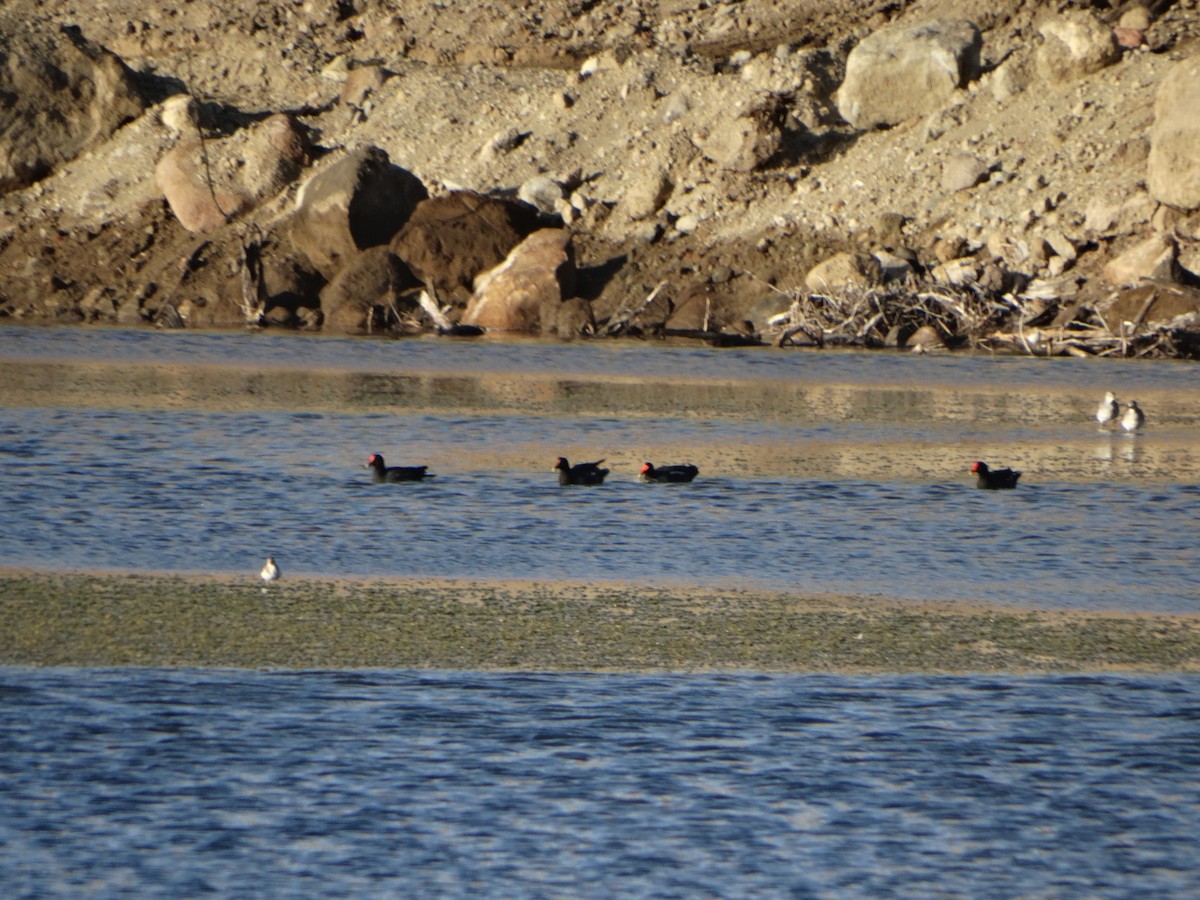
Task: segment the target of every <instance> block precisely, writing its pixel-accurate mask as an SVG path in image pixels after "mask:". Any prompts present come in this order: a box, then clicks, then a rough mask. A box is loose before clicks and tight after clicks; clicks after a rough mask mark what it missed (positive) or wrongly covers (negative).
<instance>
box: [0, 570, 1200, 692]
mask: <svg viewBox="0 0 1200 900" xmlns="http://www.w3.org/2000/svg"><path fill="white" fill-rule="evenodd" d="M0 615H2V616H3V621H4V623H5V627H4V628H3V629H0V664H3V665H27V666H171V667H175V666H181V667H192V666H205V667H230V668H246V669H332V668H338V669H342V668H349V669H355V668H370V669H375V668H389V669H390V668H406V669H407V668H417V669H462V670H505V671H513V670H516V671H546V672H548V671H591V672H614V671H615V672H696V671H757V672H808V673H817V672H829V673H873V672H922V673H962V672H996V673H1014V674H1020V673H1046V672H1105V671H1145V672H1197V671H1200V615H1159V614H1155V615H1149V614H1132V613H1098V612H1079V611H1070V612H1060V611H1054V612H1051V611H1044V610H1025V609H1005V608H998V607H991V606H984V605H977V604H973V603H967V602H964V603H953V604H946V603H933V602H922V603H914V602H900V601H895V600H889V599H883V598H873V597H857V596H801V595H791V594H785V593H768V592H762V591H737V590H709V589H695V588H690V587H684V586H678V587H653V588H651V587H644V586H638V585H632V584H617V583H611V584H608V583H606V584H579V583H570V582H488V581H449V580H446V581H440V580H423V581H404V580H332V579H320V578H293V577H287V578H286V579H285V580H283V581H280V582H277V583H275V584H272V585H269V586H266V587H264V586H262V585H261V584H260V583H258V581H257V579H253V578H249V577H241V576H215V575H211V576H210V575H175V574H126V573H47V572H34V571H15V570H8V571H4V572H0Z"/></svg>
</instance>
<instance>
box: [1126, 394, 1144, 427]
mask: <svg viewBox="0 0 1200 900" xmlns="http://www.w3.org/2000/svg"><path fill="white" fill-rule="evenodd" d="M1145 424H1146V414H1145V413H1144V412H1142V409H1141V407H1140V406H1138V405H1137V401H1136V400H1130V401H1129V405H1128V406H1127V407H1126V408H1125V415H1123V416H1121V427H1122V428H1124V429H1125V430H1126V431H1129V432H1134V431H1137V430H1138V429H1139V428H1141V427H1142V426H1143V425H1145Z"/></svg>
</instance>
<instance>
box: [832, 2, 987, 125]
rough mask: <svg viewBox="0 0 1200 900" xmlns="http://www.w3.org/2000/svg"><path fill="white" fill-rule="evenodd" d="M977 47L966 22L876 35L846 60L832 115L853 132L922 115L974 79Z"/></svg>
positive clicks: (975, 34)
mask: <svg viewBox="0 0 1200 900" xmlns="http://www.w3.org/2000/svg"><path fill="white" fill-rule="evenodd" d="M981 46H982V40H981V38H980V35H979V29H978V28H976V27H975V26H974V25H973V24H972V23H970V22H963V21H933V22H926V23H924V24H921V25H909V26H903V27H892V28H884V29H882V30H880V31H877V32H875V33H874V34H872V35H870V36H869V37H867V38H865V39H864V40H863V41H862V43H860V44H859V45H858V46H857V47H855V48H854V49H853V50H852V51H850V55H849V57H848V58H847V59H846V77H845V79H844V80H843V81H842V85H841V87H840V88H838V93H837V108H838V112H840V113H841V114H842V117H843V118H844V119H845V120H846V121H847V122H849V123H850V124H851V125H853V126H854V127H855V128H876V127H878V126H881V125H895V124H897V123H899V122H903V121H905V120H906V119H911V118H914V117H916V116H924V115H928V114H929V113H931V112H933V111H934V110H937V109H939V108H941V107H942V106H943V105H944V104H945V102H946V100H947V99H948V98H949V97H950V95H951V94H953V93H954V92H955V91H956V90H958V89H959V88H961V87H964V86H965V85H966V84H967V83H968V82H969V81H971V80H973V79H975V78H977V77H979V71H980V67H979V52H980V48H981Z"/></svg>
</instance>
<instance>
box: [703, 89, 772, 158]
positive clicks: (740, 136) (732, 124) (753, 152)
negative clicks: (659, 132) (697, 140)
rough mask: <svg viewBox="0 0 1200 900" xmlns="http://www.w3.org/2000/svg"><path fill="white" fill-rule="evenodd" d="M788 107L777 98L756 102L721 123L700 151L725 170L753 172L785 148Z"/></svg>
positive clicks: (707, 138)
mask: <svg viewBox="0 0 1200 900" xmlns="http://www.w3.org/2000/svg"><path fill="white" fill-rule="evenodd" d="M786 120H787V108H786V107H785V106H784V104H783V102H782V101H781V100H780V99H779V98H778V97H769V98H767V99H766V100H764V101H762V102H760V103H756V104H755V105H754V106H752V107H751V108H750V109H748V110H746V111H745V112H743V113H741V114H740V115H738V116H735V117H732V118H728V119H725V120H724V121H720V122H719V123H718V125H717V127H716V128H714V129H713V131H712V132H711V133H710V134H709V135H708V137H706V138H705V139H704V140H703V142H701V144H700V152H701V153H703V154H704V156H705V158H706V159H710V160H712V161H713V162H714V163H716V164H717V165H718V166H720V167H721V168H722V169H728V170H730V171H732V172H753V171H754V170H755V169H759V168H762V166H763V165H765V164H766V162H767V161H768V160H769V159H771V157H773V156H774V155H775V154H776V153H778V152H779V149H780V147H782V146H783V126H784V123H785V122H786Z"/></svg>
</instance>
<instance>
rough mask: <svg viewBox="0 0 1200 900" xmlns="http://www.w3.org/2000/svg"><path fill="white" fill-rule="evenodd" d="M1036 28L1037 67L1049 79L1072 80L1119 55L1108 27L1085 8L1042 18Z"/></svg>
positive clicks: (1108, 62)
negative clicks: (1039, 34)
mask: <svg viewBox="0 0 1200 900" xmlns="http://www.w3.org/2000/svg"><path fill="white" fill-rule="evenodd" d="M1038 31H1039V32H1040V33H1041V35H1042V44H1041V46H1039V47H1038V49H1037V57H1036V58H1037V70H1038V72H1039V73H1040V74H1041V76H1042V77H1043V78H1045V79H1047V80H1049V81H1074V80H1076V79H1078V78H1082V77H1084V76H1085V75H1091V74H1092V73H1093V72H1099V71H1100V70H1101V69H1103V68H1105V67H1107V66H1111V65H1112V64H1113V63H1115V62H1116V61H1117V60H1118V59H1120V58H1121V51H1120V49H1119V48H1118V47H1117V41H1116V38H1114V37H1113V32H1112V28H1111V27H1110V26H1108V25H1107V24H1105V23H1104V22H1102V21H1101V20H1100V19H1099V18H1098V17H1096V16H1094V15H1092V14H1091V13H1090V12H1087V11H1085V10H1073V11H1071V12H1068V13H1064V14H1063V15H1061V16H1055V17H1053V18H1050V19H1046V20H1045V21H1043V22H1041V23H1039V25H1038Z"/></svg>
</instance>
